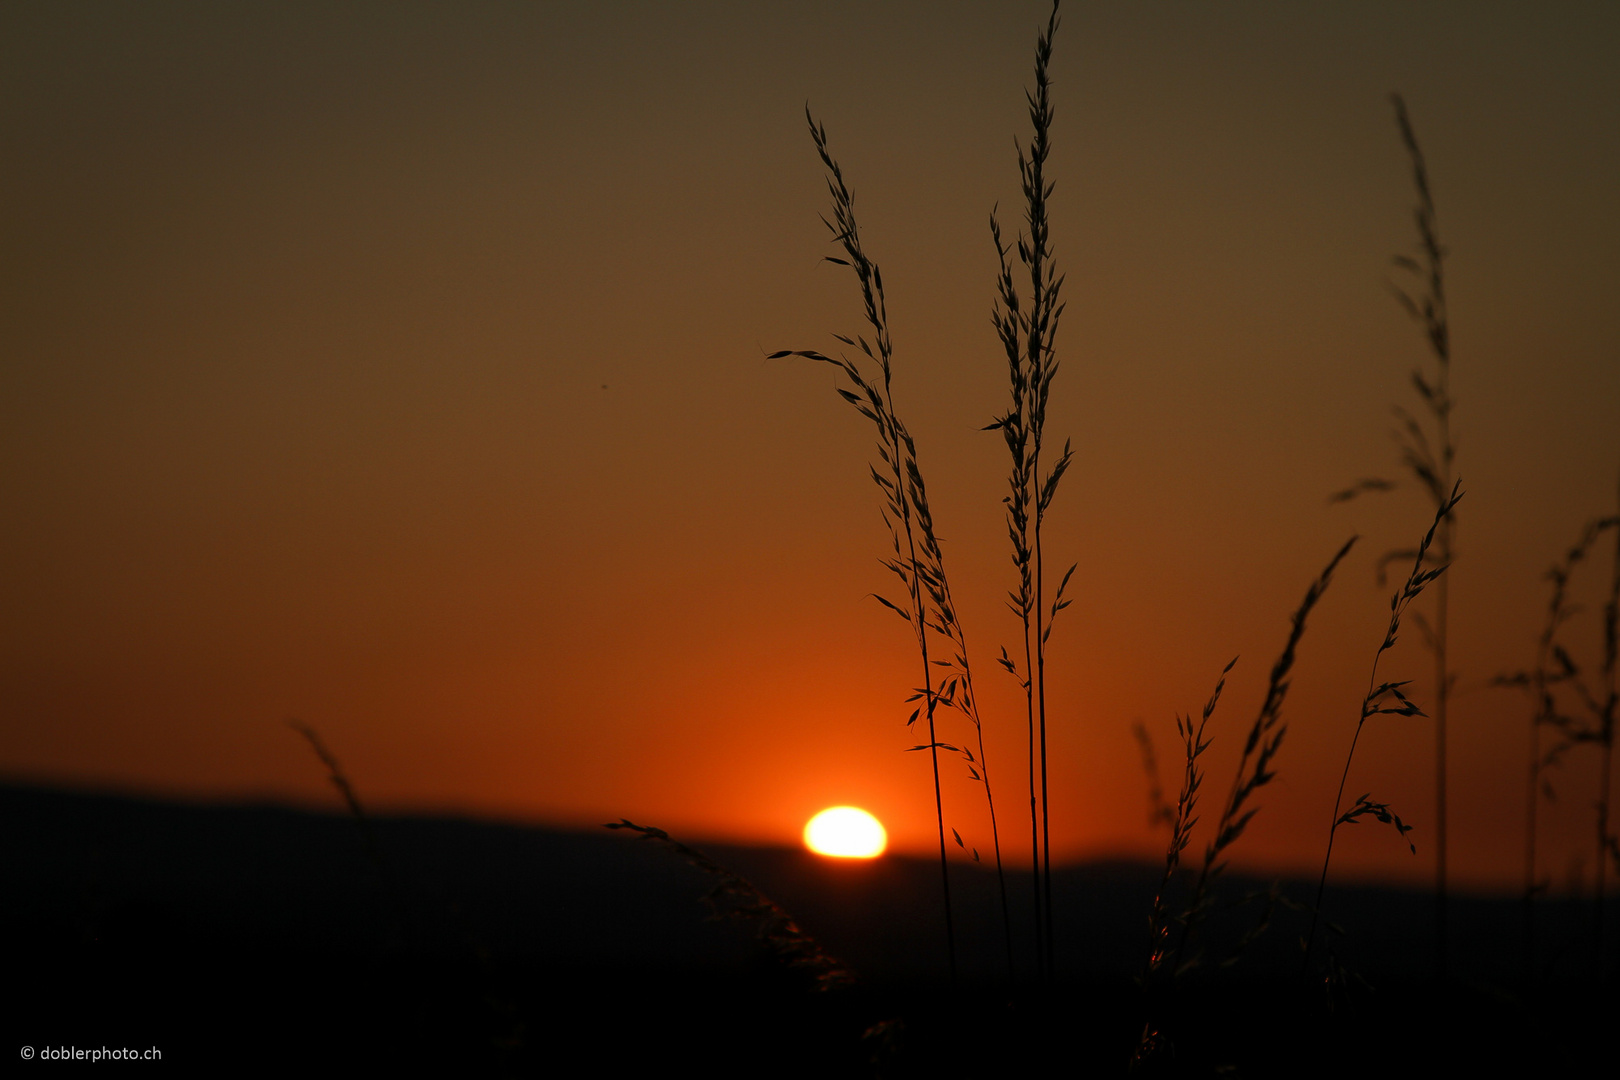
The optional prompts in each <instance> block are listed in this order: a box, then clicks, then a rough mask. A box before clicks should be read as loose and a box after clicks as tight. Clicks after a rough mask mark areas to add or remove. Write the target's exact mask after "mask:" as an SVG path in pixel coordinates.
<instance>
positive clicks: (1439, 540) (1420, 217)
mask: <svg viewBox="0 0 1620 1080" xmlns="http://www.w3.org/2000/svg"><path fill="white" fill-rule="evenodd" d="M1390 101H1391V103H1392V104H1393V105H1394V107H1395V123H1396V125H1397V126H1398V127H1399V128H1400V132H1401V141H1402V143H1403V144H1404V145H1405V146H1406V151H1407V154H1408V155H1409V156H1410V158H1411V160H1412V182H1413V186H1414V187H1415V189H1416V191H1417V206H1416V207H1415V208H1414V210H1413V220H1414V222H1415V223H1416V225H1417V233H1418V257H1417V258H1412V257H1411V256H1407V255H1397V256H1396V257H1395V260H1394V261H1395V266H1396V267H1397V268H1398V269H1400V270H1402V271H1404V272H1406V273H1409V274H1411V275H1412V276H1413V278H1415V279H1416V280H1417V282H1418V284H1419V286H1420V291H1419V292H1418V294H1417V296H1416V297H1414V296H1413V295H1412V294H1411V293H1409V292H1407V291H1406V290H1405V289H1403V288H1401V287H1400V286H1398V285H1395V284H1394V283H1393V282H1391V283H1390V289H1391V291H1392V292H1393V293H1394V294H1395V298H1396V299H1397V300H1399V301H1400V304H1401V307H1403V308H1404V309H1406V311H1407V313H1408V314H1409V315H1411V316H1412V318H1413V319H1415V320H1416V321H1417V322H1418V323H1419V324H1420V325H1421V326H1422V327H1423V335H1424V339H1425V341H1426V342H1427V344H1428V349H1429V354H1430V355H1431V356H1432V357H1433V358H1434V362H1435V369H1434V374H1433V375H1432V376H1431V375H1429V374H1428V373H1426V372H1425V371H1424V370H1423V369H1422V368H1421V367H1419V368H1414V369H1413V371H1412V386H1413V388H1414V389H1416V390H1417V392H1418V396H1419V397H1420V398H1422V400H1423V407H1424V411H1425V412H1427V414H1428V417H1429V420H1430V422H1431V424H1432V425H1433V429H1434V432H1433V438H1432V439H1431V437H1430V435H1429V433H1427V432H1426V431H1425V430H1424V425H1423V424H1422V423H1420V422H1419V420H1418V419H1417V418H1416V417H1414V416H1413V415H1412V414H1411V413H1410V412H1408V411H1407V410H1406V409H1404V408H1402V407H1400V406H1398V405H1397V406H1396V407H1395V410H1394V411H1395V416H1396V419H1397V420H1398V421H1399V427H1398V429H1397V430H1396V432H1395V440H1396V443H1397V445H1398V446H1399V447H1400V452H1401V464H1403V465H1404V466H1405V467H1406V469H1407V471H1408V472H1409V473H1411V475H1412V478H1413V479H1414V480H1416V481H1417V484H1418V486H1419V487H1420V488H1422V489H1423V490H1424V492H1425V493H1426V494H1427V495H1428V497H1429V499H1430V501H1431V503H1432V504H1433V505H1434V507H1435V508H1436V509H1438V508H1439V507H1441V506H1444V505H1445V503H1446V501H1447V498H1448V494H1449V492H1450V491H1451V490H1452V488H1453V487H1454V486H1455V485H1454V483H1453V480H1452V469H1453V465H1454V463H1455V459H1456V454H1457V451H1456V446H1455V445H1454V444H1453V442H1452V437H1451V412H1452V408H1453V405H1454V402H1453V401H1452V397H1451V324H1450V321H1449V316H1448V314H1447V310H1446V282H1445V255H1446V251H1445V248H1444V247H1442V246H1441V244H1440V234H1439V231H1438V227H1437V225H1436V221H1435V212H1434V197H1433V195H1432V193H1431V192H1430V190H1429V173H1428V168H1427V166H1426V165H1425V164H1424V160H1423V151H1422V149H1421V148H1420V147H1419V146H1418V141H1417V135H1416V133H1415V132H1414V131H1413V129H1412V121H1411V118H1410V117H1409V116H1408V115H1407V111H1406V102H1405V100H1404V99H1402V97H1401V95H1399V94H1392V95H1390ZM1395 486H1396V485H1395V484H1394V483H1393V482H1392V481H1389V480H1386V479H1381V478H1377V477H1374V478H1369V479H1365V480H1361V481H1359V482H1358V483H1356V484H1355V485H1353V486H1352V487H1349V488H1346V489H1345V490H1343V491H1340V492H1337V493H1336V494H1334V495H1333V496H1332V497H1331V498H1330V500H1329V501H1332V502H1342V501H1345V500H1347V499H1352V498H1355V497H1356V496H1357V495H1358V494H1361V493H1362V492H1367V491H1388V490H1391V489H1393V488H1394V487H1395ZM1455 528H1456V517H1455V515H1454V514H1446V515H1445V516H1444V517H1443V519H1442V520H1441V522H1440V530H1439V533H1438V534H1437V536H1436V538H1435V544H1434V549H1433V551H1431V552H1430V553H1429V558H1430V560H1431V562H1433V563H1435V564H1437V565H1441V566H1450V565H1451V564H1452V563H1453V562H1454V561H1455V559H1456V553H1455V550H1454V545H1455V535H1454V533H1455ZM1414 554H1415V552H1413V551H1412V550H1411V549H1399V550H1395V551H1389V552H1385V553H1384V555H1383V556H1382V557H1381V558H1380V559H1379V560H1378V583H1379V584H1380V585H1382V584H1383V583H1384V571H1385V568H1386V567H1387V566H1388V565H1389V564H1390V563H1392V562H1399V561H1401V560H1404V559H1409V558H1411V557H1412V556H1413V555H1414ZM1449 599H1450V587H1449V579H1448V578H1441V579H1440V581H1439V583H1438V585H1437V587H1436V589H1435V601H1434V623H1433V625H1432V626H1430V625H1429V624H1428V623H1427V622H1425V621H1424V620H1423V619H1422V617H1421V616H1419V615H1417V614H1416V613H1414V616H1413V617H1414V621H1415V622H1416V623H1417V624H1418V627H1419V629H1420V630H1422V632H1423V636H1424V639H1425V641H1426V642H1427V643H1428V645H1429V648H1430V650H1431V651H1432V652H1433V654H1434V672H1435V674H1434V681H1435V691H1434V731H1435V765H1434V769H1435V772H1434V790H1435V795H1434V797H1435V920H1436V938H1435V941H1436V944H1435V949H1436V967H1437V969H1438V971H1439V974H1440V976H1441V977H1442V978H1444V976H1445V972H1446V934H1447V931H1446V907H1447V899H1446V897H1447V885H1446V873H1447V870H1446V867H1447V848H1446V837H1447V828H1446V807H1447V797H1446V776H1447V766H1446V734H1447V717H1448V715H1449V702H1450V700H1451V687H1452V683H1453V681H1454V677H1453V676H1452V674H1451V670H1450V667H1449V666H1448V665H1449V661H1448V659H1447V628H1448V613H1449V608H1450V603H1449Z"/></svg>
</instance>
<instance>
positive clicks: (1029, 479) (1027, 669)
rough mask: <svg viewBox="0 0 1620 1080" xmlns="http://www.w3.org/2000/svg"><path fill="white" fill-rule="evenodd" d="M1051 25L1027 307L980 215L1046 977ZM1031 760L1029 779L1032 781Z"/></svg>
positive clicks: (1066, 449) (1033, 172) (1035, 123)
mask: <svg viewBox="0 0 1620 1080" xmlns="http://www.w3.org/2000/svg"><path fill="white" fill-rule="evenodd" d="M1057 27H1058V5H1057V3H1055V2H1054V3H1053V5H1052V14H1051V17H1050V18H1049V20H1048V21H1047V25H1046V30H1045V32H1044V33H1042V34H1041V36H1040V37H1039V39H1038V40H1037V41H1036V45H1035V89H1034V90H1033V91H1032V92H1031V91H1026V92H1025V98H1026V99H1027V101H1028V102H1029V118H1030V124H1031V126H1032V127H1033V128H1034V134H1033V135H1032V137H1031V139H1030V144H1029V152H1028V154H1027V155H1026V154H1025V152H1024V150H1023V148H1022V147H1019V148H1018V175H1019V180H1020V182H1021V185H1022V187H1023V194H1024V206H1025V210H1024V222H1025V226H1026V228H1027V229H1028V232H1027V233H1026V234H1023V235H1020V236H1019V237H1018V242H1017V248H1018V259H1019V262H1020V263H1021V264H1022V265H1023V267H1024V269H1025V270H1026V271H1027V272H1028V274H1029V305H1028V308H1027V310H1026V309H1024V308H1023V307H1022V306H1021V301H1020V297H1019V293H1018V287H1017V285H1016V284H1015V282H1014V280H1013V272H1012V268H1011V266H1010V265H1009V264H1008V262H1007V255H1008V253H1009V250H1010V249H1009V248H1008V247H1007V246H1006V245H1004V244H1003V243H1002V241H1001V225H1000V222H999V221H998V220H997V218H996V213H995V211H994V210H992V211H991V212H990V237H991V240H992V241H993V242H994V243H995V246H996V258H997V260H998V262H999V264H1000V272H999V274H998V275H997V278H996V294H997V295H996V303H995V305H994V307H993V308H992V311H991V322H992V323H993V324H994V325H995V328H996V334H997V336H998V337H999V338H1000V340H1001V344H1002V348H1003V350H1004V351H1005V352H1006V355H1007V373H1008V380H1009V383H1010V385H1011V393H1012V400H1011V404H1010V405H1009V407H1008V409H1007V411H1006V412H1005V413H1003V414H1002V415H1001V416H998V417H997V418H996V419H995V420H994V421H993V422H992V423H991V424H989V426H987V427H986V428H985V430H986V431H1000V432H1001V433H1002V436H1003V438H1004V439H1005V441H1006V444H1007V450H1008V452H1009V454H1010V456H1011V458H1012V473H1011V476H1010V477H1009V479H1008V487H1009V489H1010V491H1009V494H1008V495H1007V497H1006V498H1005V499H1003V500H1002V501H1003V502H1004V503H1005V504H1006V506H1007V533H1008V536H1009V537H1010V538H1011V540H1012V548H1013V565H1014V566H1015V567H1016V568H1017V570H1018V588H1017V589H1016V590H1014V591H1013V592H1012V593H1010V594H1009V595H1010V600H1011V604H1010V606H1011V608H1012V610H1013V614H1015V615H1017V616H1018V618H1019V620H1020V622H1021V623H1022V625H1023V637H1024V640H1023V646H1024V650H1023V651H1024V666H1023V672H1022V674H1020V673H1019V670H1018V666H1017V663H1016V661H1014V659H1013V658H1012V657H1010V656H1008V655H1007V650H1006V649H1005V648H1003V649H1002V650H1001V660H1000V662H1001V665H1002V666H1003V667H1005V668H1006V669H1007V671H1008V672H1009V673H1011V674H1012V675H1013V677H1014V678H1016V679H1018V680H1019V683H1020V687H1021V689H1022V690H1023V691H1024V704H1025V720H1026V728H1027V734H1028V764H1029V770H1028V771H1029V814H1030V822H1029V825H1030V861H1031V867H1032V872H1033V874H1034V876H1035V880H1034V886H1035V893H1034V895H1035V935H1036V952H1037V956H1038V966H1039V968H1040V970H1041V971H1042V972H1043V973H1044V974H1046V975H1048V976H1050V974H1051V970H1052V962H1053V938H1052V831H1051V808H1050V800H1049V798H1048V769H1047V746H1046V644H1047V640H1048V639H1049V638H1050V637H1051V635H1052V620H1053V619H1054V618H1055V617H1056V616H1057V613H1058V612H1059V611H1062V610H1063V609H1064V608H1065V607H1068V606H1069V601H1067V600H1065V599H1064V598H1063V593H1064V590H1065V589H1066V588H1067V586H1068V584H1069V579H1070V578H1071V577H1072V576H1073V575H1074V571H1075V567H1074V566H1072V565H1071V566H1070V567H1069V569H1068V571H1067V572H1066V573H1064V575H1063V580H1062V581H1061V582H1060V583H1059V585H1058V588H1057V592H1056V593H1055V594H1054V596H1053V598H1052V604H1051V609H1050V611H1048V610H1047V606H1046V583H1045V555H1044V551H1043V545H1042V540H1041V526H1042V524H1043V522H1044V521H1045V518H1046V511H1047V509H1048V508H1049V507H1050V506H1051V504H1052V499H1053V498H1054V497H1055V496H1056V494H1057V487H1058V483H1059V481H1061V480H1062V479H1063V474H1064V472H1066V471H1067V470H1068V467H1069V463H1070V462H1071V461H1072V460H1073V455H1072V454H1071V452H1070V444H1069V443H1068V442H1067V441H1065V442H1064V444H1063V453H1062V454H1060V455H1059V456H1058V459H1057V461H1056V462H1055V463H1053V465H1052V466H1051V468H1050V469H1049V470H1048V471H1047V472H1046V474H1045V475H1044V476H1043V475H1042V473H1041V451H1042V449H1043V446H1044V439H1045V431H1046V409H1047V403H1048V400H1049V397H1050V394H1051V388H1052V381H1053V379H1054V378H1055V377H1056V375H1057V371H1058V360H1057V356H1056V354H1055V352H1054V344H1055V342H1056V339H1057V329H1058V322H1059V320H1060V319H1061V318H1062V315H1063V307H1064V305H1063V304H1062V303H1061V302H1060V301H1059V299H1058V297H1059V294H1060V293H1061V291H1062V288H1063V277H1062V276H1061V275H1059V274H1058V273H1057V268H1056V264H1055V262H1054V260H1053V255H1052V243H1051V224H1050V220H1049V216H1048V213H1047V199H1048V198H1049V197H1050V196H1051V194H1052V190H1053V184H1052V182H1051V181H1050V180H1048V179H1047V178H1046V159H1047V157H1048V155H1049V154H1050V153H1051V132H1052V118H1053V109H1052V98H1051V87H1052V84H1051V79H1050V78H1049V77H1048V76H1047V65H1048V64H1049V63H1050V61H1051V58H1052V36H1053V35H1054V34H1055V33H1056V32H1057ZM1037 762H1038V763H1039V777H1038V781H1037V768H1036V767H1037Z"/></svg>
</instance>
